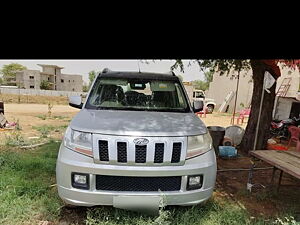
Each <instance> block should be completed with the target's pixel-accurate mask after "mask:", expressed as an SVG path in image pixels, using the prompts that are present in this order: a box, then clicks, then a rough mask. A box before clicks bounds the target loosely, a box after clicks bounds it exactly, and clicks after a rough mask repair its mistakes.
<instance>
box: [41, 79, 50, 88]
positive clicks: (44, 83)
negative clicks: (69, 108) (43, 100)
mask: <svg viewBox="0 0 300 225" xmlns="http://www.w3.org/2000/svg"><path fill="white" fill-rule="evenodd" d="M40 88H41V89H42V90H50V89H51V83H50V82H49V81H47V80H43V81H42V82H41V85H40Z"/></svg>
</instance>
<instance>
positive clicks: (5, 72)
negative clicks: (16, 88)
mask: <svg viewBox="0 0 300 225" xmlns="http://www.w3.org/2000/svg"><path fill="white" fill-rule="evenodd" d="M26 69H27V68H26V66H23V65H21V64H19V63H10V64H7V65H3V66H2V69H1V70H0V74H1V75H2V76H3V83H4V84H7V85H16V73H17V71H22V70H26Z"/></svg>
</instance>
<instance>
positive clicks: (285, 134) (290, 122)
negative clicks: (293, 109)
mask: <svg viewBox="0 0 300 225" xmlns="http://www.w3.org/2000/svg"><path fill="white" fill-rule="evenodd" d="M290 126H296V127H297V126H300V116H299V117H298V118H296V117H293V118H292V119H286V120H281V121H279V120H273V121H272V122H271V126H270V136H271V137H275V138H279V139H282V140H288V139H289V137H290V132H289V127H290Z"/></svg>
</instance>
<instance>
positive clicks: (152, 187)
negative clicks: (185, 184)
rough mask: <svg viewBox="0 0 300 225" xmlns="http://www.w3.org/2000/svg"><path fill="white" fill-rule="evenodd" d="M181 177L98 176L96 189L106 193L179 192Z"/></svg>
mask: <svg viewBox="0 0 300 225" xmlns="http://www.w3.org/2000/svg"><path fill="white" fill-rule="evenodd" d="M180 187H181V177H180V176H179V177H125V176H104V175H96V189H97V190H104V191H159V190H160V191H179V190H180Z"/></svg>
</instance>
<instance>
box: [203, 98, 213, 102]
mask: <svg viewBox="0 0 300 225" xmlns="http://www.w3.org/2000/svg"><path fill="white" fill-rule="evenodd" d="M205 101H206V102H214V101H215V100H214V99H213V98H205Z"/></svg>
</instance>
